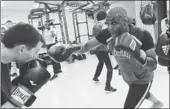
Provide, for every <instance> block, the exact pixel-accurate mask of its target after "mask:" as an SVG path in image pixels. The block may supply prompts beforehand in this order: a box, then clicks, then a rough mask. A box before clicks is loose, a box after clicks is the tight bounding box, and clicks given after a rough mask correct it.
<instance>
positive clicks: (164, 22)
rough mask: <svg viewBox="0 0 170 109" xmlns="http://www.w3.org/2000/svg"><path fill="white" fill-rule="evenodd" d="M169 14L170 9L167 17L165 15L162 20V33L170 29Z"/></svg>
mask: <svg viewBox="0 0 170 109" xmlns="http://www.w3.org/2000/svg"><path fill="white" fill-rule="evenodd" d="M169 16H170V11H169V10H167V17H165V18H164V19H162V21H161V32H162V33H165V32H166V31H167V30H169V24H170V21H169Z"/></svg>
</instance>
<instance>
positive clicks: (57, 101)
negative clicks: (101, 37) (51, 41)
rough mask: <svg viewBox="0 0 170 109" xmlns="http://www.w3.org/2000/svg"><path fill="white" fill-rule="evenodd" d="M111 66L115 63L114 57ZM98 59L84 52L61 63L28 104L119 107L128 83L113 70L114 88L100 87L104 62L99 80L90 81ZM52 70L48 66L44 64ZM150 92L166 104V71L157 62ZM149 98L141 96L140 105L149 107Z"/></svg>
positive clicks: (165, 105) (167, 95)
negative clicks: (83, 55)
mask: <svg viewBox="0 0 170 109" xmlns="http://www.w3.org/2000/svg"><path fill="white" fill-rule="evenodd" d="M111 58H112V64H113V66H115V65H116V62H115V60H114V57H113V56H111ZM97 63H98V60H97V58H96V56H95V55H88V54H87V59H86V60H82V61H75V62H74V63H72V64H68V63H62V64H61V65H62V71H63V72H62V73H61V74H59V77H58V78H56V79H55V80H53V81H49V82H48V83H47V84H46V85H45V86H43V87H42V89H41V90H39V91H38V92H37V93H36V96H37V100H36V101H35V102H34V104H33V105H32V106H31V108H123V105H124V101H125V98H126V95H127V92H128V85H127V84H126V83H125V82H124V81H123V78H122V76H120V75H118V70H114V72H113V78H112V86H113V87H115V88H117V91H116V92H111V93H106V92H105V91H104V87H105V78H106V68H105V66H104V68H103V71H102V74H101V76H100V77H99V80H100V82H99V83H95V82H93V81H92V78H93V75H94V72H95V69H96V65H97ZM48 70H49V71H50V72H51V73H52V72H53V69H52V66H49V67H48ZM151 92H152V93H153V94H154V95H155V97H157V98H158V99H159V100H161V101H162V102H163V103H164V106H163V108H169V74H168V71H167V68H165V67H162V66H159V65H158V67H157V70H156V71H155V78H154V81H153V84H152V87H151ZM151 105H152V103H151V102H149V101H147V100H145V101H144V102H143V104H142V105H141V108H149V107H150V106H151Z"/></svg>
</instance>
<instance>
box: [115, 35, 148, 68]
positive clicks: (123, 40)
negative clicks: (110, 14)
mask: <svg viewBox="0 0 170 109" xmlns="http://www.w3.org/2000/svg"><path fill="white" fill-rule="evenodd" d="M141 45H142V43H141V42H140V41H139V40H138V39H137V38H136V37H135V36H133V35H131V34H129V33H127V32H125V33H123V34H121V35H120V36H117V37H116V39H115V49H116V50H124V51H126V52H128V53H129V54H130V55H131V56H132V57H134V58H135V59H136V60H137V61H138V62H139V63H141V65H143V66H144V65H146V63H147V56H146V53H145V52H144V51H143V50H141Z"/></svg>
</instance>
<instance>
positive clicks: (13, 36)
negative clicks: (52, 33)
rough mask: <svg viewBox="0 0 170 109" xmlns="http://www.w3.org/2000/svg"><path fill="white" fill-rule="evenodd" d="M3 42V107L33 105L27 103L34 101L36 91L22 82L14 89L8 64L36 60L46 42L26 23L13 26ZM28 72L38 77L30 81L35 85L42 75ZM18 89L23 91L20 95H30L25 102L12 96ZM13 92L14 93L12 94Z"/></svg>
mask: <svg viewBox="0 0 170 109" xmlns="http://www.w3.org/2000/svg"><path fill="white" fill-rule="evenodd" d="M1 41H2V42H1V107H2V108H15V107H20V106H22V105H24V103H28V104H29V103H31V101H30V102H26V101H27V100H31V99H32V97H33V94H34V93H33V92H34V91H35V90H31V89H29V87H27V86H24V85H25V84H23V82H21V85H20V86H16V87H17V88H14V87H12V85H11V80H10V75H9V74H10V70H9V69H10V67H9V66H8V63H11V62H16V63H18V64H24V63H26V62H28V61H30V60H33V59H35V58H36V57H37V55H38V51H39V50H40V48H41V47H42V46H43V45H44V43H45V42H44V40H43V38H42V36H41V35H40V34H39V32H38V31H37V30H36V29H35V28H34V27H33V26H31V25H29V24H25V23H18V24H16V25H14V26H12V27H11V28H9V29H8V30H7V31H6V33H5V34H4V37H3V38H2V40H1ZM37 68H39V67H37ZM28 72H30V73H28V74H27V75H32V74H33V73H35V75H36V76H35V75H32V76H34V77H35V78H34V79H30V80H31V81H32V83H33V84H34V83H35V82H36V81H34V80H36V79H38V78H37V77H38V76H39V75H41V74H39V73H38V72H36V71H28ZM44 73H45V74H46V75H48V73H47V72H45V71H44ZM44 73H42V75H41V76H43V75H44ZM24 77H25V79H26V77H27V76H26V75H25V76H24ZM28 78H29V77H28ZM30 78H31V77H30ZM47 78H48V76H47ZM46 81H47V80H46V79H44V81H42V85H43V84H44V82H46ZM37 84H38V83H37ZM39 84H40V83H39ZM39 84H38V86H39ZM12 89H15V90H12ZM17 89H20V90H21V93H20V95H28V96H27V97H26V96H25V98H24V99H25V101H24V102H22V100H21V98H22V97H21V96H20V97H21V98H17V97H16V96H14V95H13V96H12V94H14V92H17ZM23 89H29V90H30V91H29V90H27V91H28V92H27V91H26V90H23ZM11 91H12V92H13V93H12V94H11ZM31 93H32V94H31ZM18 94H19V93H18ZM18 97H19V96H18ZM12 98H13V100H12ZM28 98H30V99H28ZM17 100H18V101H17Z"/></svg>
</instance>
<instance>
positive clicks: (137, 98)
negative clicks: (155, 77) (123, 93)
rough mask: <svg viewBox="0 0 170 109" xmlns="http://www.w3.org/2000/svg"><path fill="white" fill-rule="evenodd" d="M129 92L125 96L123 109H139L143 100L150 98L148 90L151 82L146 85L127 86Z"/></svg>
mask: <svg viewBox="0 0 170 109" xmlns="http://www.w3.org/2000/svg"><path fill="white" fill-rule="evenodd" d="M128 85H129V92H128V94H127V97H126V100H125V104H124V109H128V108H129V109H134V108H139V107H140V106H141V104H142V103H143V101H144V100H145V99H148V98H149V97H150V92H149V91H150V88H151V86H152V82H150V83H148V84H128Z"/></svg>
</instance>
